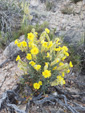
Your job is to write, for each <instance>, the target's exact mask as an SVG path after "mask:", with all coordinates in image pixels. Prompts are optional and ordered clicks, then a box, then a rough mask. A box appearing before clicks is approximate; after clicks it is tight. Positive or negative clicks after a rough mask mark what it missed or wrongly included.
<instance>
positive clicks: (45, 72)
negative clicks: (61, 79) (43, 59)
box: [42, 70, 51, 78]
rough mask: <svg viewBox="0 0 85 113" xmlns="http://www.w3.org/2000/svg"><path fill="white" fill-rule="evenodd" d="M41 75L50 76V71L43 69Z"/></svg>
mask: <svg viewBox="0 0 85 113" xmlns="http://www.w3.org/2000/svg"><path fill="white" fill-rule="evenodd" d="M42 75H43V76H44V78H49V77H51V71H50V70H45V71H44V72H42Z"/></svg>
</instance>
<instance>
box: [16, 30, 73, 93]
mask: <svg viewBox="0 0 85 113" xmlns="http://www.w3.org/2000/svg"><path fill="white" fill-rule="evenodd" d="M49 33H50V30H49V29H47V28H46V29H45V31H43V32H42V33H41V35H40V36H38V33H37V32H36V31H35V29H32V31H31V32H30V33H28V35H27V39H26V40H28V41H25V40H24V41H22V42H20V41H19V40H18V39H17V40H15V44H16V45H17V46H18V47H19V48H20V49H21V50H22V51H25V52H26V59H25V60H26V61H23V60H22V59H21V58H20V56H19V55H18V56H17V58H16V61H18V67H19V68H20V70H23V71H24V73H25V74H26V79H25V82H28V85H29V86H31V88H32V89H33V91H34V92H35V91H37V90H38V91H40V92H41V91H43V92H44V91H45V90H47V88H48V87H49V86H56V85H63V84H65V80H64V76H65V73H69V72H70V68H71V67H73V65H72V62H71V61H70V63H66V60H65V59H66V58H67V57H68V56H69V53H68V48H67V47H66V46H63V45H62V43H61V42H62V40H61V39H60V38H58V37H57V38H55V39H53V40H51V39H50V37H49ZM25 82H24V83H25Z"/></svg>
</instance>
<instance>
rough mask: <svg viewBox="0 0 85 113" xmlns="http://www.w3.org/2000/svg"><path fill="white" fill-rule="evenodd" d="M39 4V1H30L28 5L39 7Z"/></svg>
mask: <svg viewBox="0 0 85 113" xmlns="http://www.w3.org/2000/svg"><path fill="white" fill-rule="evenodd" d="M39 3H40V1H39V0H30V5H31V6H34V7H35V6H38V5H39Z"/></svg>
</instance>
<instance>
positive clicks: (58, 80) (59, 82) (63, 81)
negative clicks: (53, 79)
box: [57, 75, 65, 85]
mask: <svg viewBox="0 0 85 113" xmlns="http://www.w3.org/2000/svg"><path fill="white" fill-rule="evenodd" d="M57 82H58V84H60V85H63V84H65V80H64V78H62V77H61V76H60V75H59V76H57Z"/></svg>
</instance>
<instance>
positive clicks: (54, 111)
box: [50, 108, 64, 113]
mask: <svg viewBox="0 0 85 113" xmlns="http://www.w3.org/2000/svg"><path fill="white" fill-rule="evenodd" d="M50 112H51V113H64V110H63V109H61V108H59V109H53V108H51V109H50Z"/></svg>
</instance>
